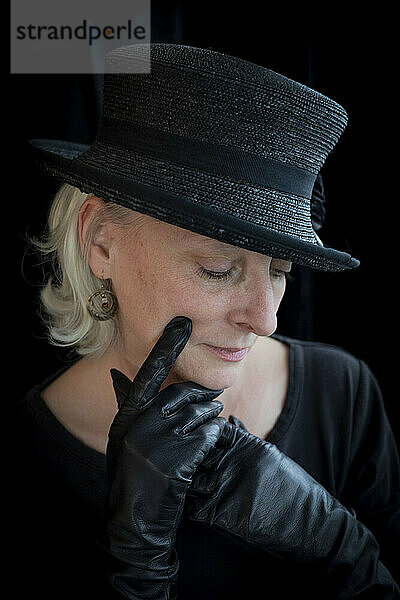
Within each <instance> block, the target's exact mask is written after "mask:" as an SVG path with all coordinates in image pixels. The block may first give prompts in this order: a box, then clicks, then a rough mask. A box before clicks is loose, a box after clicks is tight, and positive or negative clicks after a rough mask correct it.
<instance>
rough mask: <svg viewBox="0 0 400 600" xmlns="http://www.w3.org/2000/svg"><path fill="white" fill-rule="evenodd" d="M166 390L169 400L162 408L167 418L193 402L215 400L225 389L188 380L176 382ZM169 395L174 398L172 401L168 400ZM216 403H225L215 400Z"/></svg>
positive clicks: (220, 404) (163, 414)
mask: <svg viewBox="0 0 400 600" xmlns="http://www.w3.org/2000/svg"><path fill="white" fill-rule="evenodd" d="M164 391H165V394H164V396H165V397H166V398H167V401H165V403H164V405H163V407H162V408H161V414H162V416H163V417H164V418H167V417H170V416H173V415H175V414H176V413H178V412H179V411H181V410H182V409H183V408H184V407H185V406H188V405H189V404H192V403H193V402H204V401H206V400H214V399H215V398H216V397H217V396H219V395H220V394H222V392H223V391H224V390H223V389H221V390H210V389H208V388H206V387H203V386H200V385H199V384H197V383H193V382H191V381H189V382H188V381H186V382H183V383H174V384H172V385H171V386H169V388H167V389H165V390H164ZM169 396H171V397H172V400H170V401H168V397H169ZM215 404H216V405H218V406H221V407H223V404H222V403H221V402H219V401H218V402H215Z"/></svg>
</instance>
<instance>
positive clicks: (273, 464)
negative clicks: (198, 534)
mask: <svg viewBox="0 0 400 600" xmlns="http://www.w3.org/2000/svg"><path fill="white" fill-rule="evenodd" d="M184 517H185V518H188V519H190V520H192V521H197V522H200V523H203V524H205V525H207V526H208V527H211V528H216V529H217V530H219V531H220V532H221V533H223V534H225V535H227V536H229V537H230V538H231V539H232V540H234V541H236V542H238V543H239V544H240V545H242V546H245V547H247V549H250V550H252V551H255V552H256V553H260V554H262V553H265V552H267V553H271V554H273V555H275V556H277V557H279V558H283V559H287V560H289V561H294V562H296V563H302V564H304V565H307V566H308V567H309V568H311V569H314V568H315V570H316V573H318V575H319V576H322V577H324V578H326V581H327V589H329V590H330V591H331V592H332V593H333V596H334V597H335V598H338V599H339V598H340V599H345V598H353V599H357V600H361V599H363V600H366V599H371V600H372V599H374V600H379V599H385V600H386V599H387V600H389V599H393V598H400V593H399V589H398V586H397V584H396V583H395V581H394V580H393V578H392V576H391V574H390V573H389V571H388V570H387V569H386V567H385V566H384V565H383V563H382V562H380V561H379V546H378V543H377V541H376V539H375V537H374V536H373V534H372V533H371V532H370V530H369V529H367V528H366V527H365V526H364V525H363V524H362V523H360V522H359V521H358V520H357V518H356V516H355V513H353V514H352V513H351V512H350V511H349V510H347V509H346V508H345V507H344V506H343V505H342V504H341V503H340V502H339V501H338V500H337V499H336V498H334V497H333V496H332V495H331V494H329V492H328V491H327V490H325V488H324V487H322V486H321V485H320V484H319V483H318V482H317V481H316V480H315V479H314V478H313V477H312V476H311V475H309V474H308V473H307V472H306V471H305V470H304V469H303V468H302V467H301V466H300V465H298V464H297V463H296V462H295V461H293V460H291V459H290V458H289V457H288V456H286V455H285V454H284V453H283V452H281V451H280V450H279V449H278V448H277V447H276V446H275V445H273V444H270V443H268V442H266V441H264V440H261V439H260V438H258V437H256V436H254V435H252V434H251V433H249V432H248V431H247V429H246V428H245V427H244V425H243V423H242V422H241V421H240V420H239V419H237V418H236V417H232V416H230V417H229V422H226V421H225V426H224V429H223V431H222V434H221V436H220V437H219V439H218V441H217V443H216V445H215V448H213V449H212V450H211V451H210V453H209V455H208V456H207V458H206V460H205V461H204V462H203V463H202V464H201V465H199V467H198V469H197V471H196V474H195V476H194V477H193V482H192V485H191V487H190V489H189V491H188V493H187V497H186V504H185V511H184Z"/></svg>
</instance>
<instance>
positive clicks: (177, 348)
mask: <svg viewBox="0 0 400 600" xmlns="http://www.w3.org/2000/svg"><path fill="white" fill-rule="evenodd" d="M191 333H192V321H191V320H190V319H189V318H188V317H182V316H179V317H174V318H173V319H171V321H170V322H169V323H168V324H167V325H166V327H165V328H164V331H163V333H162V334H161V336H160V338H159V339H158V340H157V342H156V343H155V344H154V346H153V348H152V350H151V352H150V354H149V355H148V357H147V358H146V360H145V361H144V363H143V364H142V366H141V367H140V369H139V371H138V372H137V375H136V377H135V378H134V380H133V381H132V386H131V391H130V394H129V398H128V399H127V402H129V401H130V400H133V401H134V404H135V408H141V407H143V406H144V405H145V404H146V403H147V402H149V400H150V399H151V398H153V397H154V396H155V395H156V394H158V392H159V391H160V387H161V384H162V383H163V381H164V380H165V379H166V377H167V375H168V373H169V372H170V371H171V369H172V367H173V365H174V363H175V361H176V359H177V357H178V356H179V354H180V353H181V352H182V350H183V349H184V347H185V346H186V343H187V341H188V339H189V338H190V335H191Z"/></svg>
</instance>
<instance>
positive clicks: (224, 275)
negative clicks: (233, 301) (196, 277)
mask: <svg viewBox="0 0 400 600" xmlns="http://www.w3.org/2000/svg"><path fill="white" fill-rule="evenodd" d="M232 271H233V269H229V271H208V270H207V269H204V268H202V269H201V270H200V277H205V278H207V279H219V280H224V279H228V278H229V277H230V275H231V273H232ZM272 273H274V275H272V276H273V277H274V279H282V277H286V278H287V279H289V278H290V275H289V273H287V272H286V271H281V270H280V269H272Z"/></svg>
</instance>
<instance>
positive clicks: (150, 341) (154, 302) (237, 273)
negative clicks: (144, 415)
mask: <svg viewBox="0 0 400 600" xmlns="http://www.w3.org/2000/svg"><path fill="white" fill-rule="evenodd" d="M116 239H118V238H117V237H116ZM110 259H111V262H110V265H111V272H110V276H111V278H112V285H113V290H114V292H115V293H116V295H117V298H118V303H119V318H120V324H121V331H122V336H123V353H124V358H125V359H126V360H127V361H128V362H132V364H134V365H135V366H136V367H137V368H139V367H140V366H141V364H142V363H143V361H144V360H145V358H146V356H147V355H148V354H149V352H150V350H151V349H152V347H153V346H154V344H155V343H156V341H157V339H158V338H159V337H160V335H161V334H162V332H163V330H164V327H165V326H166V325H167V323H168V322H169V321H170V320H171V319H172V318H173V317H175V316H177V315H183V316H187V317H189V318H190V319H191V320H192V324H193V326H192V334H191V337H190V338H189V341H188V342H187V344H186V346H185V348H184V350H183V351H182V352H181V354H180V355H179V357H178V358H177V360H176V362H175V365H174V367H173V370H172V371H171V374H170V376H173V379H171V380H172V381H180V380H183V381H188V380H189V381H195V382H197V383H200V384H201V385H204V386H206V387H209V388H211V389H220V388H228V387H230V386H232V385H233V384H234V383H235V381H236V380H237V379H238V376H239V375H240V372H241V370H242V369H243V367H244V365H245V363H246V361H247V360H248V357H249V354H250V352H251V347H252V346H253V345H254V344H255V342H256V341H257V338H258V337H259V336H269V335H271V334H272V333H273V332H274V331H275V329H276V325H277V320H276V313H277V310H278V307H279V304H280V302H281V300H282V297H283V294H284V291H285V285H286V278H285V272H288V271H289V270H290V268H291V263H290V262H288V261H286V260H281V259H273V258H271V257H268V256H264V255H261V254H258V253H255V252H251V251H249V250H245V249H242V248H238V247H235V246H232V245H230V244H225V243H223V242H219V241H217V240H214V239H210V238H207V237H204V236H202V235H198V234H196V233H192V232H190V231H186V230H184V229H181V228H179V227H175V226H174V225H169V224H168V223H163V222H161V221H158V220H156V219H152V218H151V217H149V218H148V219H146V221H145V222H144V224H143V226H141V227H139V229H135V232H134V233H132V235H130V234H129V232H128V234H126V233H125V234H124V235H123V236H122V237H120V238H119V239H118V242H117V243H115V244H114V245H113V246H112V252H111V253H110ZM208 345H211V346H217V347H225V348H244V347H249V348H250V350H249V352H248V353H247V355H246V356H245V357H244V358H243V359H242V360H240V361H238V362H227V361H226V360H223V359H222V358H220V357H219V356H217V355H216V354H214V353H213V352H211V351H210V349H209V348H208Z"/></svg>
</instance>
